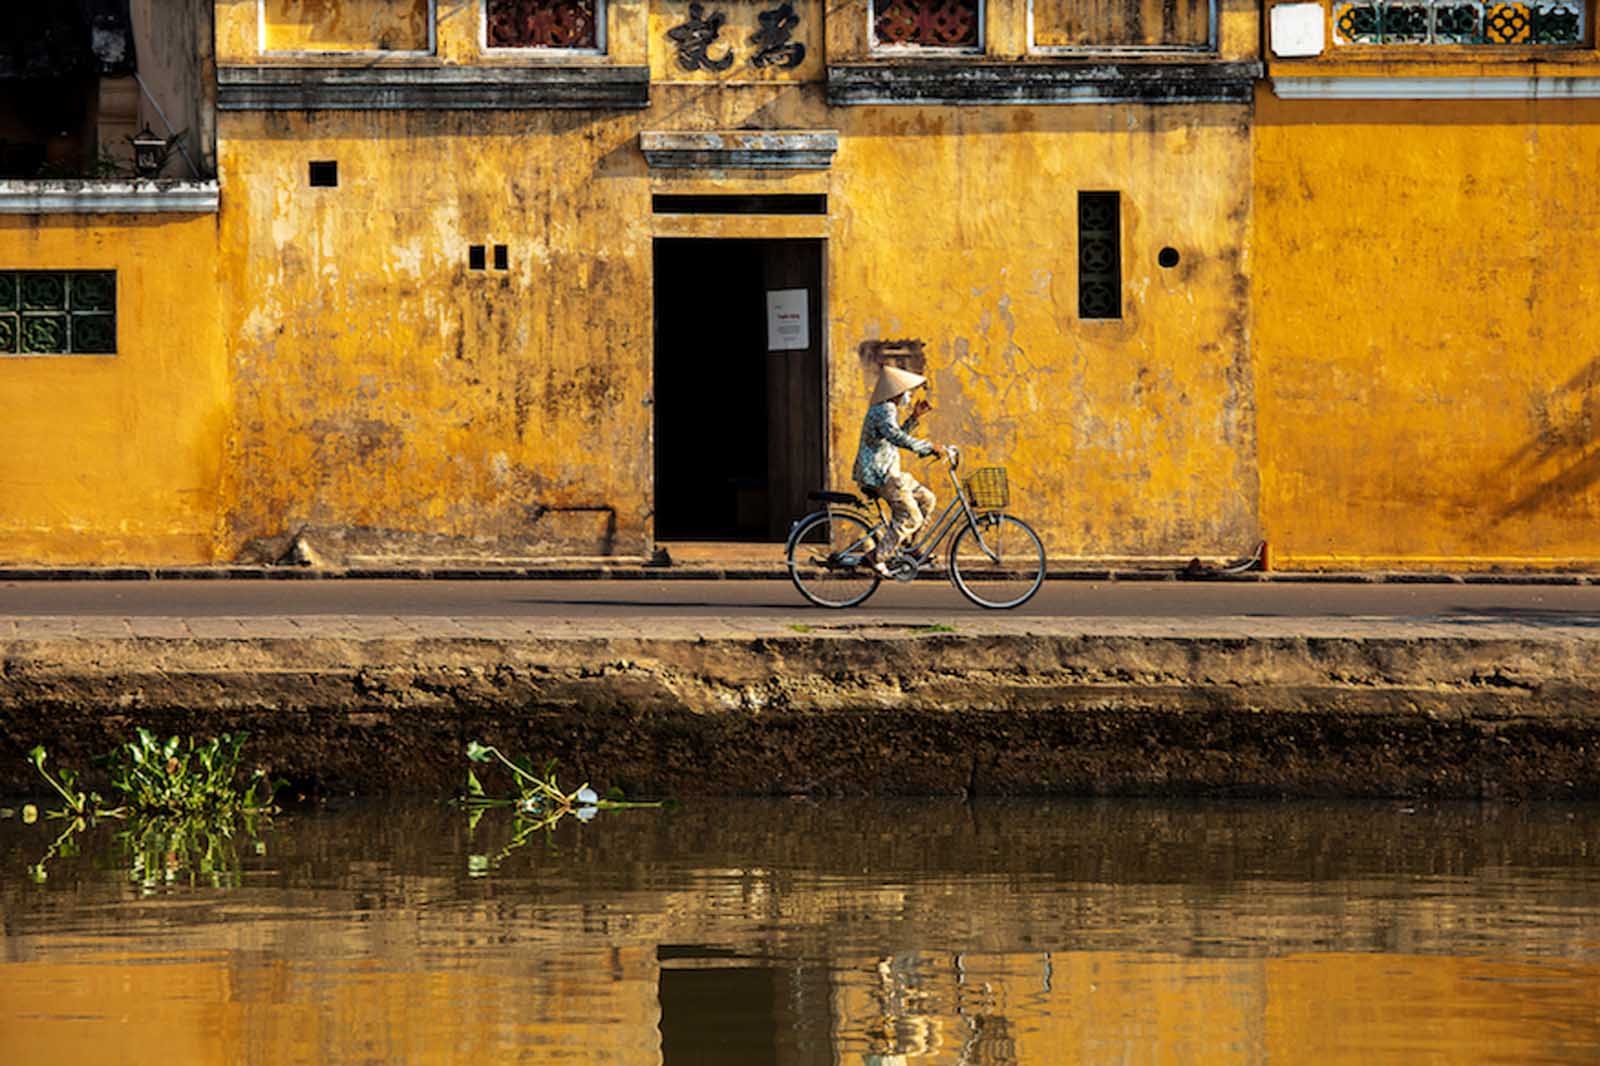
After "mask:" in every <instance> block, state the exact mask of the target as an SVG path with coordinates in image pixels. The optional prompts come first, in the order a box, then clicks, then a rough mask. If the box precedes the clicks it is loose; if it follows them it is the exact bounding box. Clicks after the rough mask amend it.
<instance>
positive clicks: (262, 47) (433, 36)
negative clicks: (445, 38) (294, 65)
mask: <svg viewBox="0 0 1600 1066" xmlns="http://www.w3.org/2000/svg"><path fill="white" fill-rule="evenodd" d="M256 51H257V53H258V54H260V55H262V56H272V57H274V58H278V57H289V58H296V57H299V58H312V57H316V58H327V57H329V56H332V57H336V58H340V59H343V58H350V59H431V58H433V57H434V56H436V55H438V54H439V0H428V45H427V47H426V48H425V49H423V50H421V51H418V50H417V49H411V48H406V49H384V48H268V47H267V0H256Z"/></svg>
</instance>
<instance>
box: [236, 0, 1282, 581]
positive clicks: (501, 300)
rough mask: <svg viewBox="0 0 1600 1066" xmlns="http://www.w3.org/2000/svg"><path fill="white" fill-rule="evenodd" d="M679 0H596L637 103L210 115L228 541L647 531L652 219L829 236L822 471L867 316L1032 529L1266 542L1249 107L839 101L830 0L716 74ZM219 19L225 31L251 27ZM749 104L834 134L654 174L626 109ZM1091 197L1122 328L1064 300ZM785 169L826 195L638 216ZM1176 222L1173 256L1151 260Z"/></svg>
mask: <svg viewBox="0 0 1600 1066" xmlns="http://www.w3.org/2000/svg"><path fill="white" fill-rule="evenodd" d="M997 8H998V9H1002V10H1005V11H1009V12H1010V13H1011V14H1012V15H1014V16H1016V17H1015V18H1011V19H1010V20H1009V21H1007V22H1005V23H1004V26H1005V27H1007V28H1008V30H1019V29H1020V27H1021V26H1022V25H1023V22H1022V21H1021V17H1022V10H1023V9H1022V8H1021V6H1020V5H1015V4H1009V5H996V6H992V7H991V9H990V16H989V17H990V19H991V25H997V23H996V22H995V20H996V19H998V18H999V17H1000V16H999V15H998V14H997V13H996V12H997ZM682 9H683V5H681V4H672V5H669V4H666V3H664V2H660V0H658V2H657V3H656V4H653V5H651V8H650V10H649V12H648V13H647V12H646V11H645V10H644V9H643V8H642V7H641V6H637V5H632V4H628V5H622V4H619V5H615V6H613V8H612V11H611V15H610V22H611V32H610V39H611V42H612V56H613V59H614V60H615V61H619V62H648V64H649V66H650V67H651V69H652V73H653V82H652V90H651V107H650V108H649V109H648V110H647V111H645V112H643V113H620V114H619V113H615V112H608V113H596V114H589V113H583V112H577V113H566V112H549V111H523V112H513V113H504V112H500V113H496V112H459V113H419V114H411V115H404V114H394V113H373V112H365V113H331V112H329V113H316V114H312V115H274V114H260V113H229V114H226V115H224V116H223V118H222V123H221V140H222V147H221V159H222V178H223V182H224V185H225V187H226V188H227V189H228V190H229V195H228V196H227V197H225V199H224V209H223V228H224V233H225V241H224V247H225V261H226V268H225V279H226V283H227V285H228V286H229V289H230V291H231V292H232V293H234V294H235V296H234V301H235V302H234V308H233V310H232V312H231V313H230V317H229V335H230V339H231V343H232V345H233V352H232V358H233V362H234V366H235V375H236V384H237V391H238V422H237V426H236V433H235V437H234V441H233V447H232V450H231V451H230V478H229V482H228V491H227V503H226V511H227V513H228V516H229V528H228V546H229V550H230V551H236V550H238V549H239V548H241V547H242V546H244V545H245V544H246V543H247V542H249V541H250V540H251V539H253V538H256V537H262V536H270V535H275V534H280V533H284V532H289V531H292V530H294V529H296V528H299V527H301V526H311V527H326V528H333V529H342V530H347V529H354V530H358V531H383V533H382V534H381V535H378V536H376V539H375V540H374V542H373V543H374V544H375V545H377V546H369V548H367V549H365V550H371V551H379V550H380V548H381V542H382V541H383V538H384V537H387V536H388V534H390V533H393V534H395V535H396V536H397V537H398V538H399V539H400V540H404V539H407V538H411V539H412V540H413V542H414V541H415V538H418V537H420V538H442V541H443V542H451V543H453V544H454V545H455V546H456V547H459V546H460V545H462V544H464V543H467V542H471V541H476V542H483V543H494V544H497V545H499V546H500V550H502V551H505V550H507V546H511V545H523V546H524V547H525V548H526V550H527V551H530V552H534V551H544V550H549V549H551V548H554V549H558V550H571V551H594V550H597V549H601V550H603V549H604V548H605V547H607V546H609V547H610V548H611V549H613V550H615V551H618V552H627V553H632V552H637V551H641V550H643V549H644V548H645V547H646V546H647V543H648V540H649V537H650V534H651V529H650V522H649V515H650V512H651V507H652V501H651V499H650V495H651V491H652V489H651V472H652V466H651V464H652V461H653V460H652V454H651V445H650V436H651V425H652V420H651V412H650V410H649V408H648V406H647V401H648V398H649V393H650V389H651V360H652V327H651V296H650V293H651V274H652V262H651V246H650V240H651V238H652V237H653V236H682V235H701V236H744V237H763V236H765V237H782V236H801V235H804V236H821V237H824V238H826V239H827V242H828V243H827V266H826V271H827V277H828V290H829V304H828V323H829V325H828V360H829V380H830V392H829V398H830V411H829V412H828V414H829V430H828V435H829V441H830V455H831V462H832V469H833V480H834V483H835V485H836V486H845V485H847V483H848V470H849V464H850V462H851V460H852V458H853V454H854V448H855V438H856V433H857V430H858V427H859V424H860V418H861V415H862V413H863V410H864V400H865V395H866V390H867V389H868V387H869V386H870V383H871V379H872V377H873V375H874V374H875V372H876V371H875V368H873V367H868V366H866V365H864V363H863V360H862V356H861V352H862V346H863V344H864V342H869V341H872V340H875V339H882V338H899V337H907V336H909V337H917V338H921V339H923V340H924V341H925V343H926V346H927V351H928V354H929V358H930V366H931V368H932V377H933V382H934V388H935V397H936V401H937V403H938V410H937V411H936V413H935V415H934V416H933V419H932V421H931V423H930V424H929V426H928V428H929V431H930V432H932V433H933V434H934V435H935V436H936V437H938V438H940V439H941V440H948V441H951V442H953V443H957V444H960V445H963V446H964V447H967V448H968V449H969V450H970V451H971V453H972V459H973V461H974V462H979V461H981V462H998V463H1005V464H1008V465H1010V467H1011V468H1012V473H1013V480H1014V487H1015V493H1016V509H1017V510H1018V511H1019V512H1020V513H1022V514H1024V515H1025V516H1026V517H1028V518H1029V519H1030V520H1031V521H1034V522H1035V524H1036V525H1037V526H1038V527H1039V529H1040V531H1041V532H1042V533H1043V534H1044V536H1045V538H1046V541H1047V543H1048V545H1049V546H1050V548H1051V549H1052V551H1053V552H1055V553H1057V554H1071V555H1089V556H1103V555H1185V556H1187V555H1189V554H1197V553H1198V554H1208V553H1217V554H1222V553H1233V552H1239V551H1244V550H1248V549H1249V548H1250V547H1251V546H1252V545H1253V543H1254V538H1255V536H1256V500H1255V494H1256V482H1255V468H1254V464H1255V455H1254V448H1255V444H1254V427H1253V414H1252V409H1251V388H1252V385H1251V371H1250V366H1249V357H1248V338H1247V336H1246V329H1245V308H1244V303H1243V300H1244V291H1245V282H1244V271H1245V268H1246V263H1245V259H1244V248H1243V236H1244V233H1245V229H1244V226H1243V224H1242V223H1243V220H1244V219H1245V218H1247V216H1248V211H1249V202H1250V189H1249V174H1250V159H1251V157H1250V149H1249V139H1248V138H1249V133H1248V125H1247V122H1248V107H1245V106H1237V105H1235V106H1203V107H1189V106H1170V107H1163V108H1128V107H1123V106H1116V105H1112V106H1069V107H1060V106H1057V107H994V108H962V109H954V108H942V109H931V108H912V107H861V108H837V109H830V108H828V107H827V106H826V104H825V103H824V100H823V92H822V83H821V79H822V77H823V73H824V67H823V64H822V62H821V59H822V56H821V55H820V53H821V51H822V48H821V47H820V41H819V35H818V33H817V28H816V24H817V23H818V22H820V16H821V12H822V5H821V4H820V3H817V2H811V3H802V4H799V5H797V10H798V11H799V12H800V14H801V16H802V26H803V27H805V29H804V31H803V32H802V33H801V34H799V35H798V36H797V40H803V41H805V42H806V43H807V44H808V45H809V49H808V50H809V51H810V53H811V54H810V55H808V57H807V59H806V61H805V63H804V64H803V66H802V67H801V68H799V69H798V70H797V71H793V72H787V71H785V72H773V71H752V70H749V69H747V64H746V63H745V62H744V58H745V57H747V55H748V53H749V52H750V51H751V48H750V46H749V44H748V43H747V37H748V35H749V27H744V28H741V29H739V30H737V32H735V31H734V30H733V29H727V30H725V31H724V34H723V37H722V39H721V43H719V45H718V46H717V47H715V48H714V49H713V54H714V55H720V54H721V51H722V48H723V47H725V46H726V45H729V44H731V45H733V46H734V50H735V52H736V54H737V55H738V56H740V60H739V61H738V62H736V63H735V65H734V66H733V67H732V68H731V69H730V70H729V71H728V72H726V74H724V75H720V76H718V77H716V78H714V79H713V78H710V77H709V76H708V75H706V74H705V73H704V72H695V73H689V72H684V71H681V70H678V69H676V68H675V66H674V63H673V57H672V55H671V53H670V52H669V50H668V49H669V44H668V42H666V41H665V39H664V36H663V34H664V30H665V28H667V27H669V26H670V25H672V24H674V23H675V22H676V21H677V20H678V19H680V18H681V11H682ZM452 13H454V14H452ZM475 14H476V13H475V9H473V8H472V7H470V6H463V5H459V4H452V3H446V4H444V5H442V6H441V19H442V21H441V23H440V33H439V55H440V57H441V60H442V61H444V62H448V63H455V62H475V61H476V47H477V46H476V38H475V36H474V35H475V34H476V31H477V26H476V21H475ZM647 14H648V19H646V18H645V16H646V15H647ZM1239 15H1240V13H1239V12H1237V11H1233V10H1232V9H1231V8H1230V13H1229V22H1228V24H1229V25H1230V26H1234V27H1235V28H1234V29H1233V30H1230V31H1229V32H1230V33H1231V35H1232V36H1231V37H1230V41H1233V43H1232V44H1230V45H1229V48H1230V49H1234V50H1237V41H1236V40H1234V39H1235V38H1239V37H1240V36H1241V34H1240V33H1239V32H1238V26H1237V25H1236V24H1237V23H1238V22H1239V21H1240V19H1239ZM835 17H838V18H844V19H849V18H850V14H849V12H848V11H847V12H843V13H840V12H830V26H829V34H830V37H829V47H830V54H833V51H834V50H835V49H834V48H833V34H834V26H833V24H832V21H831V20H832V19H833V18H835ZM219 19H220V21H219V32H220V33H221V34H222V40H223V44H222V45H221V46H219V47H220V49H221V51H222V52H223V53H224V54H227V53H228V51H229V49H230V48H237V47H239V45H240V43H241V42H242V40H243V35H242V33H241V32H240V31H239V28H238V27H235V26H233V25H232V23H233V22H234V21H237V19H232V20H230V19H229V18H225V17H222V16H221V15H219ZM736 21H737V20H736ZM1013 22H1014V23H1015V24H1016V25H1015V26H1012V23H1013ZM645 25H648V26H649V27H650V32H649V33H648V35H646V34H645V33H644V30H643V27H644V26H645ZM841 32H842V31H841ZM991 37H993V38H995V43H994V45H993V48H994V50H996V53H997V54H1000V53H1003V52H1004V50H1005V49H1006V48H1009V49H1010V50H1011V52H1012V53H1020V52H1021V51H1023V50H1024V49H1025V47H1026V42H1025V41H1024V40H1023V39H1021V37H1020V36H1018V35H1017V34H1015V33H1013V38H1014V39H1012V40H1010V42H1009V44H1007V43H1006V42H1005V41H1004V40H1002V39H1001V37H1003V35H999V36H997V35H995V34H993V33H991ZM230 41H231V42H232V43H231V44H230V43H229V42H230ZM240 58H242V57H239V56H234V60H235V61H238V60H239V59H240ZM494 61H495V62H501V63H503V62H507V61H508V60H506V59H505V58H504V57H495V60H494ZM546 61H548V57H546ZM736 128H768V129H780V128H793V129H818V128H822V129H838V130H839V131H840V135H841V147H840V150H839V153H838V156H837V157H836V159H835V162H834V165H833V167H832V169H831V170H829V171H825V172H810V173H805V172H802V173H778V172H751V171H716V170H701V171H675V172H670V173H669V172H656V173H651V172H650V171H649V169H648V168H647V167H646V166H645V163H644V160H643V158H642V157H641V156H640V154H639V152H638V149H637V137H638V133H639V132H640V131H641V130H660V129H736ZM318 159H336V160H338V162H339V168H340V187H339V188H337V189H311V188H308V187H307V185H306V177H305V172H306V164H307V162H308V161H310V160H318ZM1080 189H1089V190H1096V189H1117V190H1121V191H1122V192H1123V193H1124V198H1123V226H1124V242H1123V256H1124V264H1125V283H1124V306H1125V309H1126V310H1125V314H1126V317H1125V318H1124V319H1123V320H1121V321H1119V322H1080V321H1079V320H1078V318H1077V288H1076V285H1077V281H1076V261H1077V244H1076V241H1077V236H1076V234H1077V223H1076V210H1077V208H1076V202H1077V201H1076V196H1077V191H1078V190H1080ZM778 190H784V191H800V190H804V191H812V192H817V191H820V192H827V193H828V194H829V195H830V217H829V218H828V219H825V220H823V219H799V218H792V217H791V218H774V219H761V218H751V217H737V218H722V219H703V220H687V221H686V220H685V219H684V218H683V217H681V216H674V217H668V216H663V217H660V218H652V216H651V210H650V200H649V197H650V194H651V193H652V192H667V191H679V192H683V191H693V192H727V193H753V192H772V191H778ZM801 230H804V233H801V232H800V231H801ZM471 243H482V244H486V245H490V246H492V245H493V244H495V243H506V244H509V245H510V255H511V264H512V269H511V270H510V271H509V272H506V273H499V272H496V271H493V270H489V271H487V272H484V273H475V272H469V271H468V270H467V268H466V263H467V246H468V244H471ZM1167 244H1171V245H1173V246H1175V247H1177V248H1178V249H1179V250H1180V251H1181V253H1182V255H1183V257H1184V258H1183V262H1182V264H1181V265H1180V266H1179V267H1178V268H1177V269H1175V270H1163V269H1161V268H1159V267H1157V265H1156V263H1155V255H1156V253H1157V251H1158V250H1159V249H1160V248H1161V247H1162V246H1164V245H1167ZM713 314H714V313H713ZM710 321H711V322H714V321H715V318H714V317H713V318H712V319H711V320H710ZM935 488H936V489H940V488H947V486H941V485H938V484H937V483H936V484H935ZM569 506H609V507H612V508H615V509H616V512H617V529H616V534H617V535H616V537H615V538H614V539H613V540H612V541H611V542H610V543H609V545H605V544H601V543H599V542H597V540H596V537H597V533H598V531H599V530H600V528H601V526H602V524H603V521H602V520H601V519H600V518H598V517H597V516H595V515H592V514H579V515H559V514H556V513H550V514H546V515H545V516H544V517H543V518H537V515H538V513H539V510H538V509H539V508H540V507H555V508H561V507H569ZM398 542H399V541H398V540H394V541H391V543H398ZM413 550H415V549H414V548H413ZM440 550H445V549H444V548H441V549H440ZM511 550H512V552H513V553H515V551H516V550H518V549H511Z"/></svg>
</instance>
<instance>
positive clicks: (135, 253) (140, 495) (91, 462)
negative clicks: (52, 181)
mask: <svg viewBox="0 0 1600 1066" xmlns="http://www.w3.org/2000/svg"><path fill="white" fill-rule="evenodd" d="M0 249H4V252H3V255H0V269H5V270H29V269H35V270H115V271H116V272H117V353H116V354H115V355H110V356H106V355H39V356H5V357H3V358H0V425H4V426H5V427H6V447H5V448H3V449H0V499H3V500H4V501H5V503H4V506H0V561H3V562H7V563H35V564H38V563H43V564H78V563H150V564H167V563H172V564H179V563H199V562H209V561H211V560H212V559H214V558H216V556H217V551H218V543H217V523H218V519H219V507H220V492H219V489H220V482H221V477H222V461H223V440H224V434H225V431H226V428H227V403H228V392H227V385H228V375H227V366H226V362H225V359H226V348H225V345H224V343H223V337H222V304H221V295H220V293H219V290H218V286H217V269H218V264H217V229H216V218H215V217H214V216H212V215H203V216H198V217H182V216H178V217H174V216H170V215H141V216H120V217H107V216H88V215H61V216H46V217H39V216H29V215H0Z"/></svg>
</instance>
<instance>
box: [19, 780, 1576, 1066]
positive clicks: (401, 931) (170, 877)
mask: <svg viewBox="0 0 1600 1066" xmlns="http://www.w3.org/2000/svg"><path fill="white" fill-rule="evenodd" d="M60 828H61V826H60V824H59V823H49V822H47V821H44V820H41V821H40V822H39V823H37V824H32V825H25V824H23V823H22V821H21V820H20V819H19V818H16V817H13V818H10V819H7V820H0V934H3V940H0V1063H4V1064H6V1066H24V1064H40V1066H43V1064H53V1063H63V1064H65V1063H71V1064H74V1066H84V1064H92V1063H119V1064H135V1063H138V1064H142V1063H151V1064H155V1063H160V1064H163V1066H173V1064H184V1063H195V1064H199V1063H216V1064H223V1063H228V1064H233V1063H263V1064H266V1063H271V1064H283V1063H318V1064H344V1063H403V1062H409V1063H456V1062H459V1063H469V1062H470V1063H474V1064H488V1063H507V1062H527V1063H566V1062H571V1063H637V1064H646V1066H648V1064H656V1063H661V1064H666V1066H682V1064H707V1066H722V1064H729V1066H732V1064H748V1066H767V1064H771V1066H800V1064H819V1066H820V1064H830V1063H840V1064H849V1066H894V1064H903V1066H921V1064H930V1066H931V1064H936V1063H937V1064H956V1063H967V1064H980V1063H981V1064H1014V1063H1027V1064H1056V1063H1174V1064H1177V1063H1186V1064H1187V1063H1293V1064H1299V1063H1359V1064H1362V1066H1371V1064H1374V1063H1390V1062H1393V1063H1407V1064H1416V1063H1452V1064H1455V1063H1535V1062H1551V1063H1594V1062H1596V1061H1600V809H1597V808H1594V807H1563V806H1551V805H1529V806H1499V805H1497V806H1479V805H1446V806H1432V805H1426V804H1415V805H1412V804H1406V803H1382V804H1353V803H1337V804H1309V803H1282V804H1280V803H1261V802H1251V803H1244V802H1240V803H1172V802H1160V803H1157V802H1133V801H1114V802H1113V801H1094V802H1091V801H1083V802H1055V803H1037V802H1035V803H1001V802H995V803H988V802H980V803H977V804H974V805H968V804H963V803H959V802H954V801H922V802H824V803H810V802H801V801H705V802H695V803H693V804H691V805H689V806H688V807H686V808H685V809H682V810H678V811H671V812H664V811H626V812H607V813H603V814H601V815H600V816H599V817H598V818H596V819H595V820H594V821H592V822H590V823H587V824H582V823H579V822H576V821H573V820H570V819H569V820H568V821H567V822H565V823H563V824H561V825H560V826H558V827H557V828H556V829H555V830H554V831H553V832H552V833H550V834H549V835H548V836H544V835H542V834H536V835H534V836H533V837H531V838H528V839H527V840H525V841H524V842H522V843H520V844H516V842H515V840H514V837H513V825H512V822H511V819H510V818H509V816H508V815H507V814H506V813H505V812H490V813H489V814H488V815H486V816H485V817H484V818H483V819H482V820H481V821H480V822H479V823H478V824H477V826H476V827H475V828H473V829H469V826H468V820H467V818H466V816H465V815H464V814H463V813H461V812H460V811H456V810H452V809H450V808H445V807H439V806H437V805H411V806H404V807H396V806H377V805H367V804H353V805H350V806H348V807H346V808H344V809H332V810H320V811H317V812H315V813H292V814H285V815H280V816H278V817H277V818H275V819H274V820H273V821H272V822H271V824H269V825H264V826H260V827H257V831H256V833H255V835H254V836H253V837H252V835H251V834H250V833H248V832H245V831H243V830H241V831H240V832H238V833H237V834H235V836H234V837H233V838H232V839H229V840H224V841H213V842H212V844H213V846H212V848H211V850H210V852H209V854H206V853H204V851H203V849H204V842H198V843H195V844H194V846H193V847H189V848H184V847H177V848H174V847H171V846H170V845H168V846H166V847H165V848H163V847H160V846H157V847H154V848H151V847H147V846H142V845H139V844H137V843H136V842H134V841H131V840H119V839H117V832H118V830H117V829H116V827H114V826H100V827H96V828H94V829H91V830H90V831H88V832H86V833H84V834H80V835H78V836H77V837H75V838H73V839H72V840H70V841H69V842H68V843H67V845H66V847H65V848H64V850H63V851H62V852H61V853H60V854H56V855H55V856H53V857H52V858H50V859H49V861H48V862H47V863H46V864H45V867H44V870H43V874H44V878H43V880H42V881H37V880H35V879H34V878H33V877H31V876H30V874H29V868H30V866H32V865H33V864H35V863H37V862H38V861H39V860H40V858H41V857H42V856H44V855H45V853H46V852H47V849H48V848H49V846H50V843H51V841H52V840H53V839H54V837H55V835H56V833H57V832H58V831H59V830H60ZM147 843H148V842H147ZM512 845H515V846H512Z"/></svg>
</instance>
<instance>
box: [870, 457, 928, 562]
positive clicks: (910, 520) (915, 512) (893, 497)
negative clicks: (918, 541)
mask: <svg viewBox="0 0 1600 1066" xmlns="http://www.w3.org/2000/svg"><path fill="white" fill-rule="evenodd" d="M876 494H877V496H878V497H879V498H880V499H882V500H883V502H884V503H887V504H888V505H889V535H888V536H887V537H885V538H884V543H882V544H880V545H879V546H878V553H877V554H878V558H879V559H881V560H883V561H884V562H888V561H889V560H890V559H892V558H894V553H895V552H897V551H899V550H900V546H901V545H903V544H905V543H906V542H907V541H909V540H910V539H911V538H912V537H914V536H916V534H917V530H919V529H921V528H922V524H923V523H924V522H926V521H927V520H928V516H929V515H931V514H933V508H934V505H935V504H937V503H938V502H939V498H938V497H937V496H935V495H934V494H933V491H932V490H931V489H929V488H928V487H927V486H926V485H924V484H922V482H920V481H918V480H917V479H916V478H914V477H912V476H911V475H910V474H907V473H905V472H903V471H902V472H901V473H898V474H891V475H890V476H889V479H888V480H887V481H885V482H884V483H883V484H882V485H880V486H878V488H877V489H876Z"/></svg>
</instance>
